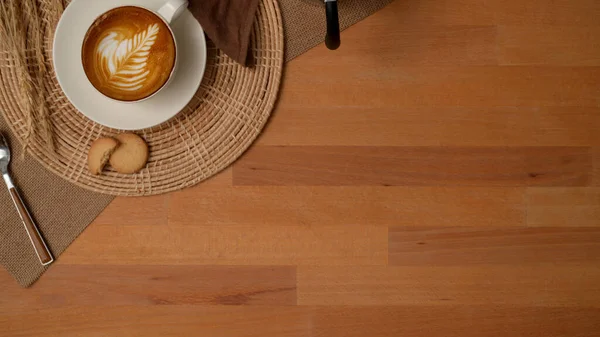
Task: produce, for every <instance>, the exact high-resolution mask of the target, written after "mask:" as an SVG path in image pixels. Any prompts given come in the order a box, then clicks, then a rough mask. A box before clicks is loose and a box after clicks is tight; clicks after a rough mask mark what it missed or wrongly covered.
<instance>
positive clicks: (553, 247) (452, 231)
mask: <svg viewBox="0 0 600 337" xmlns="http://www.w3.org/2000/svg"><path fill="white" fill-rule="evenodd" d="M389 240H390V242H389V253H390V256H389V260H388V261H389V264H390V265H398V266H454V265H485V264H501V265H525V264H539V263H565V262H581V263H591V262H593V261H595V262H596V263H600V228H464V227H459V228H456V227H454V228H453V227H444V228H429V229H428V228H401V227H394V228H391V229H390V233H389Z"/></svg>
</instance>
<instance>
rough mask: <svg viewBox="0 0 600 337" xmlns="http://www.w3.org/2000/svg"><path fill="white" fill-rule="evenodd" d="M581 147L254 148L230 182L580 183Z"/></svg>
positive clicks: (586, 152) (586, 159)
mask: <svg viewBox="0 0 600 337" xmlns="http://www.w3.org/2000/svg"><path fill="white" fill-rule="evenodd" d="M591 176H592V154H591V150H590V149H589V148H585V147H513V148H475V147H470V148H458V147H456V148H455V147H452V148H450V147H334V146H327V147H326V146H318V147H317V146H313V147H308V146H306V147H305V146H293V147H292V146H287V147H279V146H256V147H254V148H252V149H251V150H250V151H248V153H246V155H245V156H244V157H243V158H242V159H241V160H240V161H238V162H237V163H236V164H235V165H234V173H233V183H234V185H285V186H292V185H334V186H335V185H384V186H393V185H394V186H395V185H399V186H403V185H469V186H586V185H588V184H589V183H590V181H591Z"/></svg>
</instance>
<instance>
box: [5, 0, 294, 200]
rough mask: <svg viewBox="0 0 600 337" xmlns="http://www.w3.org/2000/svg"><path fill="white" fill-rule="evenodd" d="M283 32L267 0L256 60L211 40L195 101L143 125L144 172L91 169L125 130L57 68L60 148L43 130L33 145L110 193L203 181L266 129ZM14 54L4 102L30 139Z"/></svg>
mask: <svg viewBox="0 0 600 337" xmlns="http://www.w3.org/2000/svg"><path fill="white" fill-rule="evenodd" d="M43 15H44V11H43V8H42V16H43ZM46 36H47V39H46V43H45V50H44V53H45V55H46V59H47V60H48V66H49V67H50V66H51V54H52V52H51V44H52V43H51V41H52V34H51V32H50V31H48V32H47V34H46ZM283 40H284V38H283V29H282V21H281V14H280V11H279V7H278V3H277V1H276V0H262V1H261V3H260V5H259V9H258V13H257V16H256V20H255V22H254V25H253V31H252V34H251V46H252V47H251V48H252V56H253V65H252V66H251V67H249V68H246V67H242V66H240V65H239V64H237V63H235V62H234V61H232V60H231V59H230V58H229V57H227V56H226V55H225V54H223V52H221V51H220V50H218V49H216V48H215V47H214V45H212V44H211V43H210V42H209V46H208V63H207V67H206V73H205V75H204V79H203V81H202V84H201V86H200V89H199V90H198V92H197V93H196V95H195V96H194V98H193V99H192V101H191V102H190V103H189V104H188V105H187V107H186V108H185V109H184V110H183V111H182V112H181V113H180V114H179V115H178V116H176V117H175V118H174V119H172V120H170V121H168V122H166V123H163V124H161V125H159V126H156V127H154V128H150V129H145V130H141V131H139V132H138V134H140V135H141V136H142V137H144V139H145V140H146V141H147V142H148V144H149V145H150V150H151V154H150V159H149V162H148V165H147V167H146V168H145V169H144V170H142V171H141V172H140V173H138V174H134V175H124V174H119V173H117V172H115V171H113V170H110V169H108V170H107V171H106V172H105V173H104V175H101V176H93V175H91V174H90V173H89V172H88V170H87V151H88V149H89V146H90V144H91V143H92V142H93V141H94V140H95V139H96V138H99V137H101V136H111V135H115V134H117V133H118V132H119V131H118V130H114V129H110V128H107V127H104V126H102V125H99V124H97V123H94V122H92V121H91V120H89V119H87V118H86V117H84V116H83V115H82V114H81V113H79V112H78V111H77V110H76V109H75V108H74V107H73V106H72V105H71V104H70V103H69V101H68V100H67V98H66V97H65V96H64V94H63V92H62V91H61V89H60V87H59V85H58V82H57V81H56V78H55V77H54V74H53V73H52V74H51V75H48V77H47V80H46V81H45V83H46V88H47V92H48V93H49V95H48V97H47V100H48V105H49V108H50V112H51V121H52V124H53V128H54V133H55V144H56V153H55V154H53V153H51V152H49V151H48V150H47V148H46V147H45V146H44V144H43V141H42V140H41V139H39V138H36V137H35V136H34V138H33V140H32V142H31V144H30V149H29V151H30V153H31V155H33V156H34V157H35V158H36V159H38V161H40V162H41V163H42V164H43V165H44V166H45V167H46V168H48V169H49V170H50V171H52V172H53V173H55V174H57V175H59V176H61V177H63V178H65V179H67V180H68V181H70V182H72V183H74V184H76V185H78V186H81V187H83V188H86V189H89V190H92V191H95V192H100V193H104V194H110V195H121V196H141V195H153V194H161V193H166V192H170V191H174V190H179V189H182V188H185V187H188V186H191V185H194V184H197V183H199V182H201V181H203V180H205V179H207V178H209V177H210V176H212V175H214V174H216V173H218V172H219V171H221V170H223V169H224V168H226V167H227V166H229V165H230V164H231V163H232V162H233V161H235V160H236V159H237V158H238V157H239V156H240V155H241V154H242V153H243V152H244V151H245V150H246V149H247V148H248V147H249V146H250V145H251V144H252V142H253V141H254V139H255V138H256V137H257V136H258V135H259V133H260V132H261V130H262V128H263V126H264V125H265V123H266V121H267V119H268V118H269V115H270V113H271V111H272V109H273V106H274V104H275V100H276V98H277V93H278V90H279V83H280V79H281V73H282V66H283V58H284V55H283V53H284V50H283ZM29 52H32V51H29ZM13 61H14V60H12V59H11V57H10V54H9V53H6V52H2V53H1V54H0V69H1V76H0V77H1V78H0V81H1V82H0V105H1V106H2V107H3V108H4V109H6V110H5V111H4V113H5V117H6V119H7V121H8V123H9V125H10V127H11V129H12V130H13V132H15V134H16V135H17V136H18V137H19V138H21V139H22V138H23V136H24V134H25V126H26V124H25V118H24V111H23V109H22V107H21V106H19V103H18V102H19V99H17V97H18V95H19V91H18V88H19V79H18V76H17V73H16V71H15V67H14V66H13V65H14V63H13Z"/></svg>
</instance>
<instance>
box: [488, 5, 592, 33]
mask: <svg viewBox="0 0 600 337" xmlns="http://www.w3.org/2000/svg"><path fill="white" fill-rule="evenodd" d="M486 4H487V6H488V8H489V9H490V10H491V11H492V12H493V13H494V21H495V22H496V23H498V24H513V25H539V24H544V25H555V26H584V27H585V26H596V27H597V26H598V20H597V18H598V16H600V3H598V1H596V0H578V1H571V0H553V1H547V0H529V1H505V0H491V1H488V2H487V3H486Z"/></svg>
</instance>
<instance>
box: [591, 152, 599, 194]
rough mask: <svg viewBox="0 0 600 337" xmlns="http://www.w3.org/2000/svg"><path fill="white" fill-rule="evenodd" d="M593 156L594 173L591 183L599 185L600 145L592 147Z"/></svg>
mask: <svg viewBox="0 0 600 337" xmlns="http://www.w3.org/2000/svg"><path fill="white" fill-rule="evenodd" d="M592 152H593V157H594V159H593V160H594V173H593V177H592V185H593V186H600V147H594V148H593V149H592Z"/></svg>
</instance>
